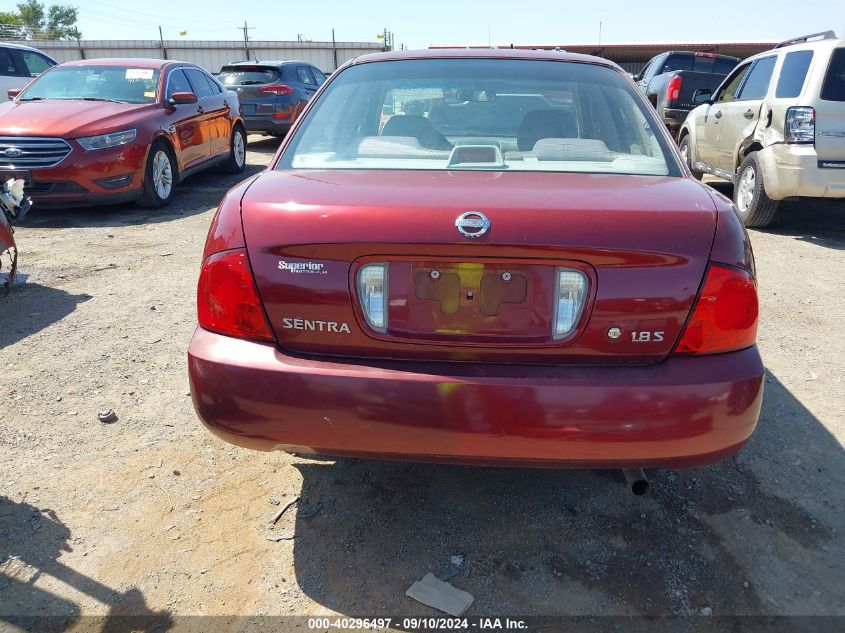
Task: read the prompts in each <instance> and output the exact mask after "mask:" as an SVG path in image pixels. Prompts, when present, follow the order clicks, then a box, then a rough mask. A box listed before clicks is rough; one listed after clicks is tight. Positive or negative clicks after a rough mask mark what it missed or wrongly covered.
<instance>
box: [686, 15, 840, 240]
mask: <svg viewBox="0 0 845 633" xmlns="http://www.w3.org/2000/svg"><path fill="white" fill-rule="evenodd" d="M693 100H694V101H696V102H698V103H702V105H700V106H698V107H697V108H695V109H694V110H693V111H692V112H690V113H689V116H688V117H687V119H686V121H685V122H684V124H683V126H682V127H681V132H680V136H679V144H680V150H681V155H682V156H683V157H684V158H685V159H686V161H687V164H688V165H689V167H690V169H691V170H692V171H693V174H694V175H695V176H696V177H698V178H700V177H701V176H702V174H703V173H708V174H712V175H714V176H717V177H719V178H723V179H725V180H729V181H731V182H733V183H734V203H735V204H736V208H737V211H738V212H739V215H740V217H741V219H742V221H743V223H744V224H745V225H746V226H749V227H761V226H766V225H767V224H769V223H770V222H771V221H772V220H773V219H774V217H775V212H776V211H777V207H778V202H779V201H780V200H784V199H786V198H797V197H807V198H845V40H842V39H836V36H835V35H834V33H833V32H832V31H827V32H826V33H817V34H814V35H807V36H804V37H801V38H797V39H794V40H789V41H787V42H783V43H782V44H778V46H776V47H775V48H774V49H773V50H770V51H766V52H765V53H760V54H759V55H755V56H753V57H749V58H748V59H746V60H744V61H743V62H741V63H740V64H739V65H738V66H737V67H736V68H735V69H734V71H733V72H732V73H731V74H730V75H728V76H727V77H726V78H725V80H724V82H722V85H721V86H719V88H717V90H716V92H715V93H713V94H711V93H710V91H707V90H698V91H696V93H695V94H694V96H693Z"/></svg>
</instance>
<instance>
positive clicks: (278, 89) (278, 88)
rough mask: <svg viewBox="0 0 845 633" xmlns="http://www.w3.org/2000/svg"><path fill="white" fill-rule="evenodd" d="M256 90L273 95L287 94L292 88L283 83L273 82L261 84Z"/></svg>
mask: <svg viewBox="0 0 845 633" xmlns="http://www.w3.org/2000/svg"><path fill="white" fill-rule="evenodd" d="M258 92H264V93H268V94H274V95H277V96H278V95H289V94H290V93H292V92H293V88H291V87H290V86H288V85H285V84H273V85H271V86H261V87H260V88H259V89H258Z"/></svg>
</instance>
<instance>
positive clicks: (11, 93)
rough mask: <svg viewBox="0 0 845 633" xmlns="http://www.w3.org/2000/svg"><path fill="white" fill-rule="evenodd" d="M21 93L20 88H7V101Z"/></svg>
mask: <svg viewBox="0 0 845 633" xmlns="http://www.w3.org/2000/svg"><path fill="white" fill-rule="evenodd" d="M20 93H21V88H9V91H8V92H7V93H6V94H8V95H9V101H11V100H12V99H14V98H15V97H17V96H18V95H19V94H20Z"/></svg>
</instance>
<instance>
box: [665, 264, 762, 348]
mask: <svg viewBox="0 0 845 633" xmlns="http://www.w3.org/2000/svg"><path fill="white" fill-rule="evenodd" d="M757 315H758V304H757V285H756V284H755V282H754V278H753V277H752V276H751V274H750V273H748V272H746V271H744V270H740V269H738V268H733V267H730V266H723V265H721V264H711V265H710V268H709V269H708V270H707V277H706V278H705V280H704V287H703V288H702V289H701V295H700V296H699V297H698V301H697V302H696V304H695V307H694V308H693V311H692V316H691V317H690V319H689V321H688V322H687V326H686V328H685V329H684V333H683V335H682V336H681V340H680V342H679V343H678V346H677V347H676V348H675V353H676V354H717V353H719V352H731V351H734V350H739V349H743V348H746V347H750V346H752V345H754V341H755V340H756V338H757Z"/></svg>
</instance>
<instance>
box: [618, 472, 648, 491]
mask: <svg viewBox="0 0 845 633" xmlns="http://www.w3.org/2000/svg"><path fill="white" fill-rule="evenodd" d="M622 474H623V475H625V482H626V484H627V486H628V490H629V491H630V492H631V493H632V494H634V495H637V496H638V497H639V496H642V495H645V494H648V488H649V483H648V478H646V476H645V473H644V472H643V471H642V469H640V468H632V469H624V470H623V471H622Z"/></svg>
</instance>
